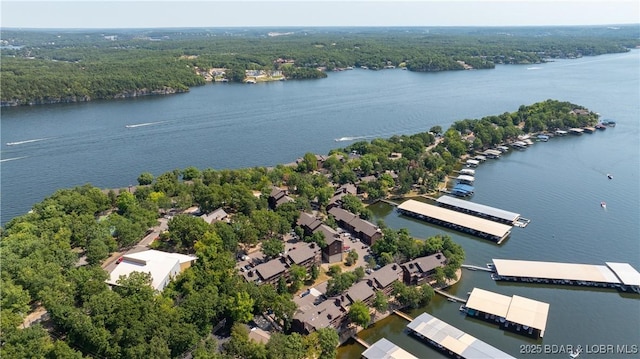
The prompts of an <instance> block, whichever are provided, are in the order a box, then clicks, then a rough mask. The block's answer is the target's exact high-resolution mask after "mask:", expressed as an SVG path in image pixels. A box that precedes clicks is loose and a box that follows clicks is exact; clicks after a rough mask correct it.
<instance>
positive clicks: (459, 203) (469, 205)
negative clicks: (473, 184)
mask: <svg viewBox="0 0 640 359" xmlns="http://www.w3.org/2000/svg"><path fill="white" fill-rule="evenodd" d="M436 202H438V204H439V205H441V206H443V207H446V208H450V209H453V210H456V211H460V212H464V213H468V214H471V215H474V216H478V217H483V218H487V219H491V220H497V221H499V222H503V223H505V224H507V223H509V224H513V223H515V222H516V221H517V220H518V218H520V213H515V212H509V211H505V210H502V209H500V208H494V207H490V206H487V205H484V204H479V203H473V202H469V201H465V200H462V199H459V198H455V197H451V196H441V197H440V198H438V200H437V201H436Z"/></svg>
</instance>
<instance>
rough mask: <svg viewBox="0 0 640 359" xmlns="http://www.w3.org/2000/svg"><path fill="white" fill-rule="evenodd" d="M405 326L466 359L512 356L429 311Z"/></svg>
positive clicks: (506, 358) (502, 358) (505, 357)
mask: <svg viewBox="0 0 640 359" xmlns="http://www.w3.org/2000/svg"><path fill="white" fill-rule="evenodd" d="M407 328H409V329H411V330H413V331H415V332H416V333H418V334H420V335H422V336H423V337H425V338H428V339H430V340H432V341H434V342H435V343H437V344H440V345H442V346H443V347H445V348H447V349H448V350H451V351H452V352H454V353H456V354H457V355H459V356H461V357H462V358H466V359H490V358H499V359H508V358H514V357H513V356H511V355H509V354H507V353H505V352H503V351H501V350H499V349H497V348H495V347H492V346H491V345H489V344H487V343H485V342H483V341H481V340H479V339H477V338H476V337H474V336H472V335H469V334H467V333H465V332H463V331H462V330H460V329H458V328H456V327H454V326H451V325H449V324H447V323H445V322H443V321H441V320H440V319H438V318H436V317H434V316H432V315H431V314H429V313H422V314H420V315H419V316H418V317H417V318H416V319H414V320H413V321H411V323H409V324H408V325H407Z"/></svg>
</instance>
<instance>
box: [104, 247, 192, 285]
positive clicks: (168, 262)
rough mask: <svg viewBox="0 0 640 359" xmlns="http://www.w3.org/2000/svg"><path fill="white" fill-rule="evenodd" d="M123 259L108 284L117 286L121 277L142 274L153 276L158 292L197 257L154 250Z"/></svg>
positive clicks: (153, 282)
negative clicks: (136, 273)
mask: <svg viewBox="0 0 640 359" xmlns="http://www.w3.org/2000/svg"><path fill="white" fill-rule="evenodd" d="M122 258H123V259H122V262H121V263H120V264H118V265H116V267H115V268H114V269H113V271H112V272H111V273H110V274H109V279H107V281H106V282H107V283H108V284H111V285H117V281H118V279H120V276H128V275H129V274H131V273H133V272H142V273H149V274H151V278H152V282H151V286H152V287H153V289H156V290H163V289H164V287H166V286H167V284H169V281H170V280H171V279H172V278H174V277H175V276H177V275H178V274H180V272H182V270H183V269H185V268H186V267H188V266H189V265H191V263H193V262H194V261H195V260H196V259H197V257H195V256H188V255H184V254H180V253H167V252H162V251H157V250H154V249H150V250H146V251H142V252H137V253H131V254H125V255H124V256H122Z"/></svg>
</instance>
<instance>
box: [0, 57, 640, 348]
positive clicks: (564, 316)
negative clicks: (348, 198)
mask: <svg viewBox="0 0 640 359" xmlns="http://www.w3.org/2000/svg"><path fill="white" fill-rule="evenodd" d="M550 98H551V99H558V100H561V101H571V102H574V103H577V104H579V105H583V106H585V107H587V108H589V109H590V110H592V111H595V112H599V113H600V114H601V115H602V116H603V118H611V119H615V120H616V121H617V126H616V127H615V128H609V129H607V130H606V131H599V132H597V133H594V134H591V135H589V134H585V135H583V136H575V137H574V136H569V137H565V138H561V139H558V138H554V139H552V140H551V141H549V142H547V143H536V144H535V145H534V146H533V147H532V148H530V149H528V150H526V151H522V152H515V153H510V154H508V155H506V156H504V157H503V158H502V159H500V160H495V161H488V162H487V163H485V164H483V165H481V167H480V168H478V170H477V171H476V184H475V187H476V194H475V196H474V197H473V199H472V201H474V202H478V203H482V204H487V205H491V206H495V207H498V208H502V209H505V210H509V211H513V212H517V213H521V214H522V215H523V216H524V217H527V218H530V219H531V220H532V222H531V224H530V225H529V226H528V227H527V228H525V229H519V228H516V229H514V231H513V234H512V236H511V238H510V239H509V240H508V241H506V242H505V243H504V244H503V245H501V246H499V247H498V246H496V245H493V244H491V243H489V242H486V241H482V240H479V239H475V238H473V237H467V236H463V235H460V234H457V233H455V232H448V231H445V230H443V229H441V228H438V227H433V226H430V225H426V224H424V223H421V222H417V221H414V220H410V219H406V218H403V217H400V216H398V215H397V214H396V213H395V212H394V211H393V210H392V208H388V207H385V206H376V207H375V208H374V210H375V213H376V215H377V216H379V217H380V218H384V219H385V221H386V222H387V224H388V225H390V226H391V227H394V228H401V227H407V228H409V230H410V231H411V233H412V234H413V235H414V236H416V237H420V238H424V237H428V236H430V235H434V234H437V233H443V232H444V233H447V234H449V235H451V236H452V237H453V238H454V239H455V240H456V242H458V243H460V244H461V245H462V246H463V247H464V248H465V250H466V253H467V260H466V262H467V263H470V264H477V265H484V264H485V263H487V262H489V261H490V260H491V258H505V259H530V260H546V261H563V262H577V263H588V264H603V263H604V262H605V261H613V262H628V263H631V264H632V265H633V266H634V267H635V268H636V269H640V227H639V222H640V210H639V209H640V182H639V181H638V178H640V177H639V176H640V164H639V163H640V161H639V157H640V51H638V50H634V51H632V52H629V53H625V54H614V55H605V56H598V57H589V58H581V59H576V60H560V61H556V62H552V63H547V64H542V65H536V66H535V67H533V66H530V67H527V66H498V67H497V68H496V69H494V70H482V71H460V72H445V73H436V74H426V73H413V72H409V71H402V70H384V71H366V70H353V71H345V72H340V73H331V74H329V77H328V78H327V79H323V80H317V81H287V82H277V83H268V84H256V85H239V84H212V85H207V86H202V87H198V88H193V89H192V90H191V92H189V93H186V94H180V95H173V96H165V97H149V98H140V99H133V100H121V101H96V102H91V103H82V104H63V105H52V106H38V107H22V108H2V110H1V111H2V112H1V123H0V125H1V130H2V131H1V142H2V145H1V147H0V151H1V152H0V158H1V161H2V162H0V166H1V167H0V169H1V187H0V188H1V194H0V196H1V197H0V200H1V202H2V203H1V221H2V223H6V222H7V221H8V220H10V219H11V218H13V217H15V216H17V215H20V214H22V213H25V212H27V211H28V210H29V209H30V207H31V206H32V205H33V204H34V203H37V202H38V201H40V200H42V199H43V198H45V197H46V196H48V195H50V194H51V193H53V192H54V191H55V190H56V189H59V188H68V187H73V186H76V185H82V184H85V183H91V184H93V185H95V186H98V187H102V188H110V187H124V186H127V185H129V184H133V183H135V182H136V178H137V177H138V175H139V174H140V173H142V172H146V171H148V172H151V173H153V174H154V175H158V174H161V173H163V172H166V171H170V170H173V169H183V168H186V167H188V166H196V167H199V168H209V167H210V168H215V169H222V168H241V167H248V166H270V165H275V164H277V163H286V162H291V161H293V160H295V159H296V158H297V157H301V156H302V155H303V154H304V153H305V152H316V153H327V152H328V151H329V150H330V149H332V148H336V147H341V146H345V145H347V144H349V143H351V142H350V141H341V142H336V141H335V139H340V138H352V139H354V140H355V139H358V138H362V139H371V138H374V137H389V136H391V135H394V134H410V133H415V132H419V131H427V130H428V129H429V128H430V127H432V126H434V125H441V126H442V127H443V128H447V127H449V125H450V124H451V123H452V122H453V121H455V120H459V119H465V118H479V117H482V116H487V115H495V114H500V113H503V112H513V111H516V110H517V109H518V107H519V106H520V105H523V104H525V105H526V104H532V103H534V102H538V101H543V100H546V99H550ZM7 143H11V144H12V145H7ZM607 173H611V174H613V176H614V179H613V180H608V179H607V177H606V174H607ZM600 201H606V202H607V204H608V206H607V209H606V211H605V210H603V209H602V208H601V207H600ZM473 287H481V288H483V289H487V290H491V291H495V292H499V293H501V294H505V295H513V294H518V295H522V296H525V297H530V298H532V299H536V300H541V301H546V302H548V303H550V311H549V320H548V323H547V331H546V333H545V337H544V339H543V340H542V341H538V342H536V341H531V340H529V339H526V338H524V337H521V336H517V335H512V334H508V333H505V332H503V331H501V330H499V329H497V328H496V327H493V326H490V325H487V324H485V323H481V322H476V321H473V320H470V319H466V318H465V317H463V316H461V315H459V314H458V305H455V304H453V303H451V302H447V301H445V300H441V299H440V298H438V299H436V300H435V301H434V302H433V303H432V304H431V305H429V306H428V307H427V308H423V309H421V310H422V311H424V310H426V311H428V312H430V313H432V314H434V315H436V316H437V317H439V318H441V319H443V320H445V321H447V322H449V323H450V324H452V325H454V326H457V327H458V328H460V329H462V330H464V331H467V332H468V333H470V334H472V335H474V336H476V337H477V338H479V339H482V340H485V341H487V342H489V343H490V344H492V345H494V346H496V347H498V348H500V349H501V350H503V351H505V352H508V353H510V354H512V355H515V356H517V357H523V358H524V357H527V356H530V357H534V356H532V355H523V354H520V352H519V350H520V345H524V344H532V343H533V344H542V345H553V344H555V345H567V344H574V345H575V344H581V345H600V344H604V345H609V344H611V345H624V344H628V345H633V344H635V345H638V344H640V343H639V340H638V338H640V335H639V334H640V331H639V330H638V328H639V327H640V297H639V296H630V295H622V294H619V293H617V292H615V291H610V290H589V289H576V288H560V287H552V286H551V287H549V286H546V287H542V286H534V285H513V284H511V285H507V284H502V283H495V282H493V281H492V280H491V279H490V278H489V276H488V275H487V274H486V273H483V272H470V271H464V272H463V279H462V281H460V282H459V283H458V284H457V285H456V286H455V287H454V288H452V291H453V292H455V293H457V294H458V295H460V296H464V295H465V294H466V292H468V291H470V290H471V289H472V288H473ZM411 314H413V315H417V314H419V311H416V312H413V313H411ZM404 325H406V323H405V322H403V321H401V320H399V319H397V318H390V319H389V320H387V321H385V322H383V323H379V324H377V325H376V326H375V327H374V328H372V329H371V330H369V331H365V332H364V333H362V334H361V336H362V337H363V338H365V340H367V341H369V342H373V341H375V340H376V339H378V338H380V337H382V336H386V337H387V338H389V339H390V340H392V341H393V342H395V343H397V344H398V345H401V346H403V347H404V348H405V349H407V350H409V351H410V352H412V353H414V354H416V355H418V356H419V357H422V358H424V357H429V358H430V357H433V356H437V355H438V354H437V353H435V352H434V351H432V350H431V349H429V348H428V347H427V346H426V345H424V344H422V343H420V342H418V341H416V340H414V339H412V338H411V337H408V336H407V334H406V333H405V332H404V331H403V328H404ZM360 352H362V348H360V347H358V346H357V345H351V346H346V347H345V348H341V350H340V357H341V358H350V357H357V356H358V355H359V354H360ZM583 355H585V356H587V355H586V354H583ZM546 356H547V357H552V358H553V357H557V358H566V357H567V355H566V354H553V353H549V354H548V355H546ZM535 357H537V356H535ZM588 357H589V358H627V357H629V358H631V357H635V358H637V357H638V355H637V354H635V355H633V354H629V353H627V354H616V355H613V353H594V352H592V353H590V354H589V355H588Z"/></svg>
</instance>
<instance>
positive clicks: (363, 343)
mask: <svg viewBox="0 0 640 359" xmlns="http://www.w3.org/2000/svg"><path fill="white" fill-rule="evenodd" d="M351 338H353V340H355V341H356V342H358V344H360V345H362V346H363V347H365V348H367V349H369V347H370V345H369V343H367V342H365V341H364V340H362V339H360V338H358V336H357V335H355V334H354V335H352V336H351Z"/></svg>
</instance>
